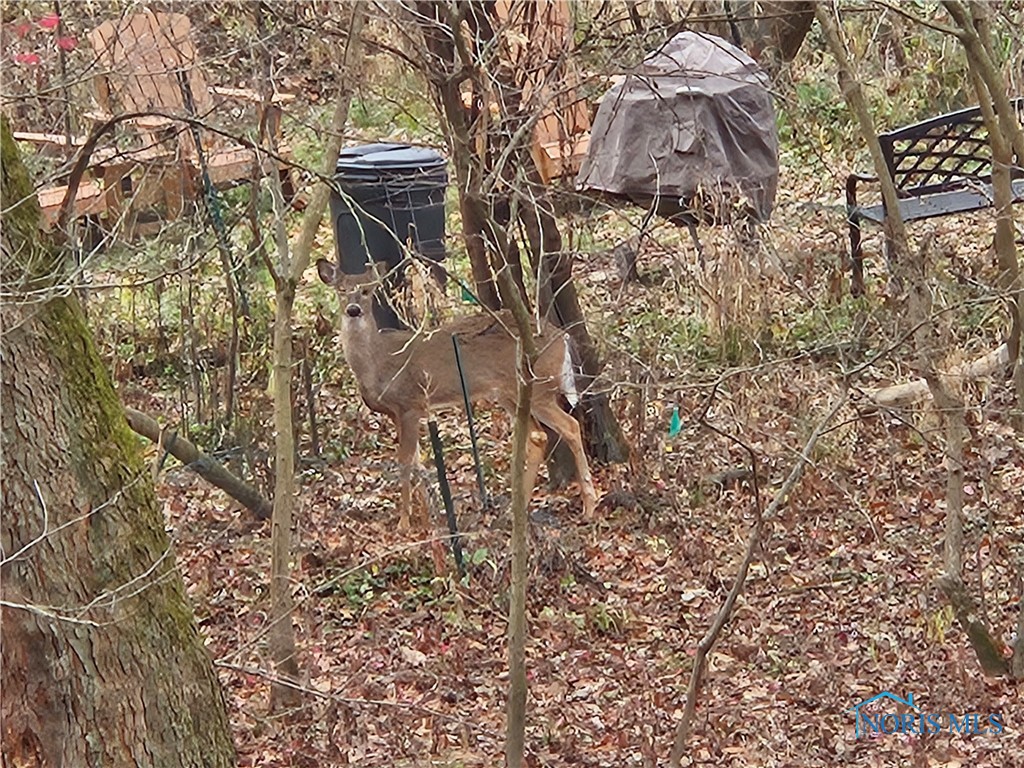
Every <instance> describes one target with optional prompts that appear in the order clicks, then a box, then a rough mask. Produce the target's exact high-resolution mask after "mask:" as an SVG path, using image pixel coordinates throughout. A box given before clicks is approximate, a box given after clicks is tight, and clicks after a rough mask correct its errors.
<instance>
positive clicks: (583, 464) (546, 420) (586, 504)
mask: <svg viewBox="0 0 1024 768" xmlns="http://www.w3.org/2000/svg"><path fill="white" fill-rule="evenodd" d="M532 410H533V417H534V418H535V419H536V420H537V421H538V422H540V423H541V424H543V425H545V426H547V427H550V428H551V429H552V430H553V431H554V432H556V433H557V434H558V436H559V437H561V438H562V439H563V440H565V442H566V444H568V446H569V449H570V450H571V451H572V455H573V456H574V457H575V458H576V474H577V475H579V480H580V495H581V496H582V497H583V514H584V515H585V516H586V517H588V518H592V517H593V516H594V510H595V509H596V508H597V491H595V490H594V481H593V478H591V476H590V466H589V465H588V464H587V454H586V452H585V451H584V450H583V436H582V435H581V434H580V425H579V424H577V423H576V419H574V418H573V417H572V416H570V415H569V414H568V413H566V412H565V411H563V410H562V408H561V407H560V406H559V405H558V403H557V402H555V401H550V402H548V401H543V400H541V401H534V406H533V409H532Z"/></svg>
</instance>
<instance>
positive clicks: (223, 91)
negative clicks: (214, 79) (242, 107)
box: [210, 85, 295, 105]
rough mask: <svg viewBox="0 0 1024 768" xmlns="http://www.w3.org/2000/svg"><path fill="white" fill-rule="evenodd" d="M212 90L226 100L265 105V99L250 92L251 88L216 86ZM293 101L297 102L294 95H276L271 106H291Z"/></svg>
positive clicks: (271, 98) (272, 98)
mask: <svg viewBox="0 0 1024 768" xmlns="http://www.w3.org/2000/svg"><path fill="white" fill-rule="evenodd" d="M210 90H211V91H212V92H213V93H215V94H217V95H218V96H223V97H224V98H226V99H238V100H239V101H248V102H250V103H252V104H262V103H263V97H262V96H260V94H258V93H257V92H256V91H253V90H250V89H249V88H227V87H224V86H220V85H215V86H213V87H212V88H210ZM293 101H295V94H294V93H275V94H274V95H273V96H271V97H270V103H271V104H278V105H280V104H290V103H291V102H293Z"/></svg>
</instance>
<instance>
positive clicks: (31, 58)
mask: <svg viewBox="0 0 1024 768" xmlns="http://www.w3.org/2000/svg"><path fill="white" fill-rule="evenodd" d="M14 61H15V63H16V64H29V65H35V64H38V63H39V61H40V59H39V56H38V55H37V54H35V53H19V54H18V55H17V56H15V57H14Z"/></svg>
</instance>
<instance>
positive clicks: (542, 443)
mask: <svg viewBox="0 0 1024 768" xmlns="http://www.w3.org/2000/svg"><path fill="white" fill-rule="evenodd" d="M547 444H548V436H547V435H546V434H545V433H544V430H543V429H541V428H540V425H539V424H537V422H536V421H533V422H532V423H531V424H530V433H529V434H528V435H527V436H526V466H525V467H524V472H523V485H524V486H525V487H526V503H527V506H529V503H530V499H532V498H533V490H534V488H535V487H536V486H537V472H538V471H540V463H541V462H542V461H544V449H545V448H546V447H547Z"/></svg>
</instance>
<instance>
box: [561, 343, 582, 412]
mask: <svg viewBox="0 0 1024 768" xmlns="http://www.w3.org/2000/svg"><path fill="white" fill-rule="evenodd" d="M562 338H563V340H564V343H565V354H564V355H563V356H562V383H561V390H562V394H563V395H565V399H566V400H568V401H569V407H570V408H575V407H576V405H577V404H578V403H579V401H580V395H579V392H577V391H576V374H575V372H574V371H573V346H572V339H571V338H570V337H569V334H568V333H566V334H563V335H562Z"/></svg>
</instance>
